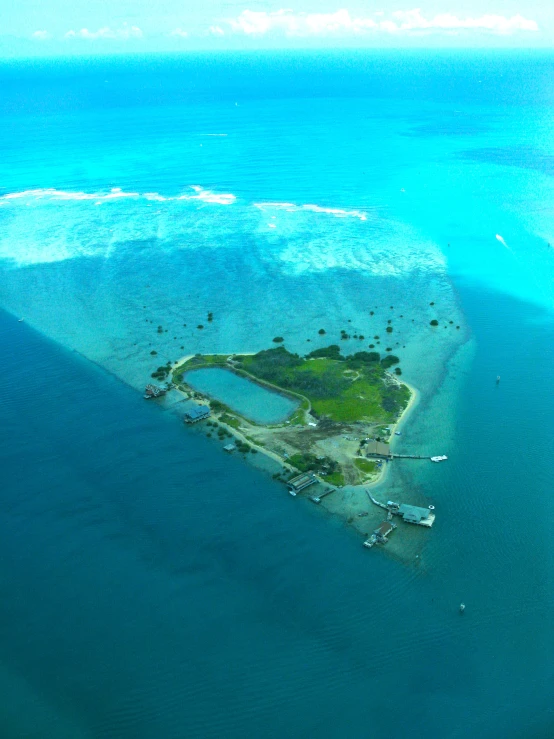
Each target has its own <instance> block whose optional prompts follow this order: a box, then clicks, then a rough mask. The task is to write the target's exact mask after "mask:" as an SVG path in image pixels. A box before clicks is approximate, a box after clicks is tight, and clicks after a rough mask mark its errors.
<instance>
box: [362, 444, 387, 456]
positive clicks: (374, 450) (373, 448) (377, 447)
mask: <svg viewBox="0 0 554 739" xmlns="http://www.w3.org/2000/svg"><path fill="white" fill-rule="evenodd" d="M365 450H366V454H367V456H368V457H381V458H384V459H392V452H391V450H390V446H389V445H388V444H385V443H384V442H383V441H368V443H367V445H366V447H365Z"/></svg>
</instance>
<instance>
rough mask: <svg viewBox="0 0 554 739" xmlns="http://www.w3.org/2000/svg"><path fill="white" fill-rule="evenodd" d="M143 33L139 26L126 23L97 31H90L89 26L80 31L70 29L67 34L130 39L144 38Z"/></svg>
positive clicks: (82, 37)
mask: <svg viewBox="0 0 554 739" xmlns="http://www.w3.org/2000/svg"><path fill="white" fill-rule="evenodd" d="M142 37H143V33H142V31H141V29H140V28H139V27H138V26H127V25H124V26H122V27H121V28H117V29H112V28H110V27H109V26H104V27H103V28H99V29H98V30H97V31H89V30H88V28H81V30H80V31H73V30H72V31H68V32H67V33H66V34H65V38H67V39H89V40H94V39H123V40H124V39H130V38H142Z"/></svg>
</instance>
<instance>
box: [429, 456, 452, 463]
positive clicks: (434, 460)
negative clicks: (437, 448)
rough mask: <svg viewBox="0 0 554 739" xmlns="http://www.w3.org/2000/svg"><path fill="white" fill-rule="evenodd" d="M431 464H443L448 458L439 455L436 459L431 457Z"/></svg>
mask: <svg viewBox="0 0 554 739" xmlns="http://www.w3.org/2000/svg"><path fill="white" fill-rule="evenodd" d="M430 459H431V462H444V461H445V460H446V459H448V457H447V456H446V454H439V455H438V456H437V457H431V458H430Z"/></svg>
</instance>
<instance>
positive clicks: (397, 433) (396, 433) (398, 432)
mask: <svg viewBox="0 0 554 739" xmlns="http://www.w3.org/2000/svg"><path fill="white" fill-rule="evenodd" d="M394 435H395V436H402V432H401V431H395V432H394Z"/></svg>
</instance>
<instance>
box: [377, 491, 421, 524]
mask: <svg viewBox="0 0 554 739" xmlns="http://www.w3.org/2000/svg"><path fill="white" fill-rule="evenodd" d="M366 493H367V495H368V497H369V499H370V500H371V502H372V503H373V504H374V505H376V506H379V508H383V510H385V511H387V513H388V514H389V515H390V516H391V518H392V516H400V517H401V518H402V519H403V520H404V521H406V523H415V524H418V525H419V526H426V527H427V528H431V526H432V525H433V524H434V522H435V513H434V511H435V506H433V505H431V506H429V507H428V508H423V507H421V506H414V505H409V504H407V503H395V502H394V501H393V500H388V501H387V502H386V503H381V501H379V500H376V499H375V498H374V497H373V496H372V495H371V493H370V492H369V490H366Z"/></svg>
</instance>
